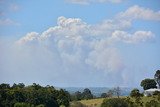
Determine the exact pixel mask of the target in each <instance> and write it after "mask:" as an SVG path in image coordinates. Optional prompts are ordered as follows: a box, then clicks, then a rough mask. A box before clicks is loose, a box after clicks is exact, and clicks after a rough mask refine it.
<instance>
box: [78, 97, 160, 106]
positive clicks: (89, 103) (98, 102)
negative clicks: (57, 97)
mask: <svg viewBox="0 0 160 107" xmlns="http://www.w3.org/2000/svg"><path fill="white" fill-rule="evenodd" d="M121 98H125V97H121ZM141 98H142V100H141V101H142V102H143V103H144V104H145V103H146V102H149V101H151V100H156V99H157V98H156V96H155V97H141ZM103 100H104V98H98V99H91V100H81V101H79V102H81V103H82V104H84V105H86V106H87V107H100V106H101V104H102V102H103ZM131 100H132V101H135V99H134V98H131ZM156 101H158V100H156ZM159 102H160V101H159Z"/></svg>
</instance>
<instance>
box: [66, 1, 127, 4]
mask: <svg viewBox="0 0 160 107" xmlns="http://www.w3.org/2000/svg"><path fill="white" fill-rule="evenodd" d="M67 1H68V2H71V3H75V4H91V3H108V2H110V3H121V2H123V1H124V0H67Z"/></svg>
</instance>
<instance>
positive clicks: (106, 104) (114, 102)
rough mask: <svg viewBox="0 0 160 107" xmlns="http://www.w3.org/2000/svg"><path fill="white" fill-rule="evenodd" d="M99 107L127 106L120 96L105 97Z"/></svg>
mask: <svg viewBox="0 0 160 107" xmlns="http://www.w3.org/2000/svg"><path fill="white" fill-rule="evenodd" d="M101 107H128V104H127V102H125V100H124V99H121V98H112V99H105V100H103V103H102V105H101Z"/></svg>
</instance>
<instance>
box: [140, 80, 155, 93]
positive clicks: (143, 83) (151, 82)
mask: <svg viewBox="0 0 160 107" xmlns="http://www.w3.org/2000/svg"><path fill="white" fill-rule="evenodd" d="M156 85H157V83H156V82H155V80H154V79H149V78H147V79H144V80H142V81H141V87H143V89H144V90H147V89H151V88H157V86H156Z"/></svg>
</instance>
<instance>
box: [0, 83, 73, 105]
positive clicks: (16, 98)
mask: <svg viewBox="0 0 160 107" xmlns="http://www.w3.org/2000/svg"><path fill="white" fill-rule="evenodd" d="M69 102H70V94H69V93H68V92H67V91H65V90H63V89H60V90H56V89H55V88H54V87H53V86H46V87H43V86H40V85H39V84H36V83H33V84H32V85H30V86H25V85H24V84H23V83H19V84H13V86H12V87H10V85H9V84H4V83H3V84H0V107H59V106H60V105H64V106H65V107H69Z"/></svg>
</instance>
